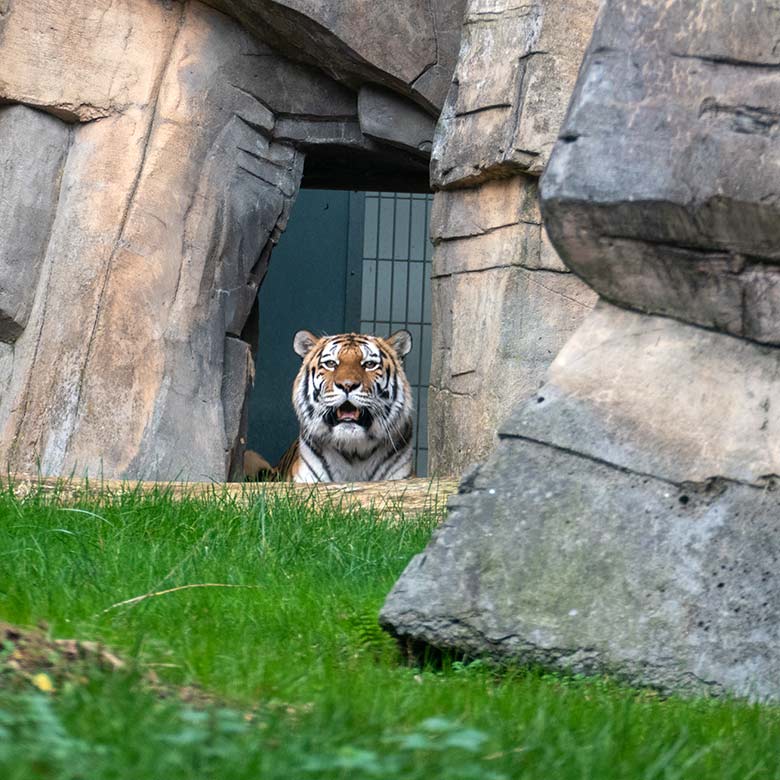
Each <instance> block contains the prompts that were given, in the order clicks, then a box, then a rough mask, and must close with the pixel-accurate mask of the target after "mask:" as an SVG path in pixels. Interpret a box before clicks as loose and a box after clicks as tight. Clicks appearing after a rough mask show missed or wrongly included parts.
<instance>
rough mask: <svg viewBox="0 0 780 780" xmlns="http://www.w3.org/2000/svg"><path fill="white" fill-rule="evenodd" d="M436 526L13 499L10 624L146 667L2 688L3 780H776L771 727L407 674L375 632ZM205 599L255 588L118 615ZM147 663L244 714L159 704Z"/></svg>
mask: <svg viewBox="0 0 780 780" xmlns="http://www.w3.org/2000/svg"><path fill="white" fill-rule="evenodd" d="M432 528H433V523H432V521H430V520H419V519H418V520H413V521H405V522H401V523H398V524H388V523H386V522H384V521H382V520H378V519H376V518H374V517H372V516H371V515H370V514H368V513H360V514H356V513H353V514H346V515H345V514H340V513H338V512H335V511H331V510H317V511H316V512H315V511H312V510H309V509H306V508H305V507H303V506H295V505H290V504H289V503H286V502H284V501H275V503H273V504H272V505H268V506H266V505H264V504H263V503H258V504H256V505H255V506H253V507H251V508H250V509H248V510H247V509H246V508H243V509H242V508H239V507H236V506H235V505H231V504H230V503H229V502H218V501H214V500H212V501H210V502H209V501H184V502H181V503H174V502H172V501H169V500H167V499H166V498H164V497H159V498H146V499H139V498H132V497H130V498H125V499H122V500H114V501H112V502H109V503H108V504H107V505H103V506H98V505H88V504H82V505H80V506H79V507H77V508H69V509H66V508H57V507H56V505H54V504H53V503H52V502H51V501H50V500H36V499H35V498H32V499H28V500H27V501H25V502H19V501H16V500H14V499H12V498H10V497H8V496H5V497H0V619H5V620H8V621H10V622H15V623H20V624H28V625H30V624H34V623H36V622H37V621H39V620H45V621H47V622H48V623H49V625H50V627H51V633H52V634H53V635H54V636H57V637H71V636H77V637H79V638H83V639H94V638H99V639H102V640H104V641H106V642H107V643H108V644H110V645H111V646H112V647H114V648H116V649H117V650H119V651H121V652H122V653H124V655H125V656H130V657H132V658H135V659H137V661H138V665H137V670H136V671H134V672H131V673H127V674H126V673H113V674H109V673H107V672H102V673H101V672H95V673H94V674H93V675H92V676H91V677H90V678H89V679H85V680H84V681H83V682H82V683H79V684H69V685H65V686H63V689H62V690H60V691H59V692H58V693H57V694H56V695H55V696H53V697H47V696H45V695H43V694H39V693H22V694H19V693H18V692H9V691H5V692H3V691H2V690H0V777H3V778H6V779H7V780H16V779H17V778H31V777H52V778H89V780H95V779H96V778H103V777H106V778H128V780H129V779H130V778H132V779H133V780H139V778H140V779H143V778H155V779H156V778H160V780H162V778H165V780H175V778H196V777H197V778H207V777H214V778H228V779H229V780H240V779H241V778H253V779H256V778H285V780H289V779H290V778H295V779H296V780H297V778H307V777H311V778H340V777H343V778H362V777H382V778H404V779H405V780H406V779H407V778H408V779H414V778H447V780H449V779H450V778H480V780H482V779H484V780H490V778H499V777H506V778H513V779H514V778H526V777H527V778H555V779H556V780H557V779H558V778H561V779H563V778H598V779H599V780H601V779H602V778H627V779H628V778H630V779H631V780H634V779H635V778H667V779H668V778H709V777H712V778H739V780H745V779H746V778H753V777H756V778H770V777H771V778H775V777H777V778H780V717H778V710H777V709H774V708H767V707H758V706H755V705H748V704H745V703H741V702H713V701H697V702H685V701H680V700H674V699H672V700H666V701H663V700H660V699H658V698H655V697H653V696H651V695H648V694H638V693H636V692H632V691H630V690H626V689H622V688H620V687H619V686H616V685H612V684H610V683H609V682H605V681H587V680H568V681H566V680H561V679H558V678H554V677H546V676H544V675H540V674H533V673H523V672H521V671H516V672H506V673H505V674H503V675H501V676H496V675H495V674H493V673H491V672H490V671H489V670H487V669H486V668H484V667H482V666H480V665H479V664H475V665H472V666H470V667H467V668H463V667H462V666H461V665H458V664H454V665H452V666H451V667H449V668H447V669H446V670H445V671H443V672H434V671H422V672H421V671H420V670H418V669H414V668H410V667H408V666H406V665H404V664H403V663H401V659H399V658H398V656H397V653H396V650H395V648H394V646H393V644H392V642H390V641H388V640H387V639H385V638H384V637H383V636H382V635H381V633H380V632H378V630H377V629H376V628H375V615H376V613H377V611H378V609H379V606H380V605H381V602H382V600H383V597H384V594H385V593H386V592H387V591H388V589H389V588H390V586H391V585H392V583H393V581H394V579H395V578H396V577H397V575H398V574H399V573H400V571H401V570H402V569H403V567H404V565H405V564H406V562H407V561H408V559H409V558H410V557H411V556H412V555H413V554H414V553H416V552H417V551H419V550H420V549H422V547H423V546H424V545H425V543H426V541H427V539H428V537H429V536H430V533H431V531H432ZM204 582H209V583H228V584H235V585H251V586H252V587H251V588H246V589H243V588H238V589H225V588H204V589H193V590H184V591H179V592H176V593H171V594H169V595H165V596H160V597H158V598H152V599H148V600H146V601H143V602H140V603H137V604H134V605H130V606H123V607H117V608H114V609H108V611H107V612H105V611H104V610H106V609H107V608H109V607H110V606H111V605H112V604H115V603H116V602H118V601H120V600H123V599H127V598H129V597H133V596H137V595H140V594H143V593H147V592H149V591H157V590H161V589H165V588H170V587H174V586H178V585H183V584H191V583H204ZM150 664H154V665H155V666H154V667H153V668H154V669H155V670H156V672H157V673H158V674H159V675H160V676H162V677H164V679H165V680H166V681H168V682H170V683H173V684H177V685H178V684H182V685H183V684H189V683H196V684H198V685H200V686H202V687H204V688H205V689H207V690H209V691H210V692H213V693H215V694H217V695H218V696H220V697H224V701H225V702H230V704H229V706H228V705H224V706H221V707H219V706H213V707H208V708H206V709H205V710H202V709H195V708H193V707H190V706H187V705H182V704H179V703H177V702H175V701H173V700H165V701H162V700H160V699H159V697H157V696H155V695H154V694H153V693H151V692H149V691H148V690H145V689H144V686H142V685H140V684H139V675H141V674H143V673H144V672H145V670H146V669H148V668H149V665H150Z"/></svg>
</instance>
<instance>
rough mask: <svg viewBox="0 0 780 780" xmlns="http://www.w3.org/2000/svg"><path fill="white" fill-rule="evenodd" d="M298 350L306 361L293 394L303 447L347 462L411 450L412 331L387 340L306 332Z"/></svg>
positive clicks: (301, 333) (299, 335) (297, 341)
mask: <svg viewBox="0 0 780 780" xmlns="http://www.w3.org/2000/svg"><path fill="white" fill-rule="evenodd" d="M293 345H294V349H295V351H296V353H297V354H298V355H300V356H301V357H302V358H303V364H302V365H301V368H300V371H299V372H298V375H297V377H296V379H295V382H294V384H293V393H292V400H293V406H294V407H295V411H296V414H297V415H298V419H299V421H300V424H301V440H302V441H303V442H306V443H308V444H309V445H310V446H313V447H314V448H316V449H318V450H322V449H323V448H326V447H327V448H333V449H335V450H337V451H338V452H339V453H341V454H342V455H344V456H345V457H346V458H368V457H370V456H371V455H372V454H373V453H375V452H377V451H378V450H380V449H382V448H387V447H388V446H390V448H391V449H392V450H394V451H398V449H399V447H401V446H403V447H406V445H407V444H409V442H410V441H411V426H412V394H411V389H410V387H409V381H408V380H407V378H406V374H405V373H404V369H403V364H402V362H401V361H402V359H403V358H404V356H405V355H407V354H408V353H409V351H410V350H411V348H412V337H411V334H410V333H409V332H408V331H406V330H399V331H398V332H396V333H394V334H393V335H392V336H390V337H389V338H387V339H383V338H379V337H378V336H365V335H360V334H356V333H345V334H341V335H338V336H326V337H323V338H317V337H316V336H314V335H313V334H311V333H310V332H309V331H306V330H302V331H299V332H298V333H296V334H295V340H294V342H293Z"/></svg>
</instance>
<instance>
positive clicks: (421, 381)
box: [248, 190, 431, 476]
mask: <svg viewBox="0 0 780 780" xmlns="http://www.w3.org/2000/svg"><path fill="white" fill-rule="evenodd" d="M429 217H430V196H429V195H426V194H410V193H386V192H382V193H379V192H366V193H362V192H347V191H343V190H340V191H335V190H301V192H300V194H299V196H298V199H297V200H296V202H295V205H294V207H293V211H292V214H291V217H290V221H289V224H288V226H287V229H286V231H285V233H284V235H283V236H282V238H281V240H280V241H279V245H278V246H277V247H276V249H274V252H273V255H272V257H271V262H270V265H269V268H268V273H267V275H266V278H265V280H264V281H263V284H262V286H261V288H260V293H259V296H258V304H259V321H260V324H259V349H258V359H257V367H256V378H255V386H254V390H253V392H252V395H251V397H250V402H249V436H248V446H249V447H250V448H251V449H253V450H256V451H257V452H260V453H261V454H262V455H263V456H264V457H266V458H267V459H268V460H269V461H270V462H271V463H275V462H276V461H277V460H278V459H279V457H281V455H282V454H283V453H284V451H285V450H286V449H287V447H288V446H289V444H290V443H291V442H292V441H293V439H294V438H295V437H296V436H297V435H298V425H297V421H296V419H295V414H294V412H293V410H292V404H291V401H290V393H291V388H292V382H293V378H294V377H295V374H296V373H297V371H298V368H299V366H300V358H299V357H298V356H297V355H296V354H295V353H294V352H293V349H292V342H293V336H294V334H295V332H296V331H298V330H300V329H301V328H306V329H308V330H311V331H313V332H314V333H317V334H319V333H328V334H332V333H342V332H348V331H358V332H364V333H373V334H376V335H380V336H387V335H389V333H391V332H392V331H394V330H397V329H399V328H407V329H408V330H410V331H411V333H412V336H413V340H414V348H413V350H412V352H411V353H410V354H409V355H408V356H407V358H406V361H405V364H406V371H407V375H408V377H409V381H410V383H411V384H412V390H413V393H414V396H415V408H416V410H417V413H416V416H417V419H416V421H415V422H416V442H415V456H416V457H415V460H416V472H417V474H418V475H420V476H424V475H425V474H427V395H428V377H429V373H430V361H431V347H430V343H431V341H430V337H431V325H430V322H431V314H430V311H431V301H430V269H431V266H430V263H431V245H430V242H429V240H428V222H429Z"/></svg>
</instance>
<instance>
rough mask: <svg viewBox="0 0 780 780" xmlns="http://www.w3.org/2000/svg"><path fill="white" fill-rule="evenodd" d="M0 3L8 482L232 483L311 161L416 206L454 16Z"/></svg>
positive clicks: (261, 5) (413, 1) (336, 177)
mask: <svg viewBox="0 0 780 780" xmlns="http://www.w3.org/2000/svg"><path fill="white" fill-rule="evenodd" d="M0 5H2V13H0V104H1V105H0V463H2V464H3V468H10V469H11V470H18V471H35V470H36V469H40V470H41V471H42V472H43V473H44V474H67V473H71V472H73V471H75V472H77V473H84V472H88V473H89V474H91V475H96V474H103V475H105V476H107V477H132V478H140V477H146V478H163V479H173V478H187V479H225V478H226V477H227V476H229V475H231V474H235V473H236V471H237V464H238V463H240V462H241V449H242V447H243V439H244V432H245V429H246V413H245V409H244V406H245V398H246V389H247V387H248V385H249V383H250V382H251V381H252V365H253V360H252V352H253V343H252V342H253V341H254V336H253V330H254V329H256V321H255V320H254V319H253V317H252V312H253V306H254V305H255V298H256V292H257V288H258V285H259V284H260V282H261V281H262V278H263V275H264V273H265V269H266V266H267V263H268V258H269V256H270V253H271V250H272V248H273V246H274V244H275V243H276V241H277V240H278V237H279V235H280V233H281V231H282V230H283V229H284V226H285V223H286V220H287V218H288V214H289V211H290V207H291V204H292V201H293V199H294V198H295V196H296V193H297V191H298V187H299V185H300V182H301V177H302V172H303V163H304V159H305V158H306V157H307V156H308V158H309V162H310V165H308V166H307V175H310V176H311V178H312V181H313V182H314V183H316V182H317V181H319V180H320V179H323V178H324V179H326V180H327V179H328V177H332V179H333V180H332V181H331V182H330V183H331V184H342V185H343V184H349V183H351V181H352V180H353V179H354V180H359V179H360V177H361V175H362V174H364V179H365V180H364V181H363V182H362V183H363V184H364V186H370V185H371V184H372V183H373V181H374V179H375V180H377V181H381V180H383V179H385V178H389V176H390V173H392V175H393V176H395V178H396V181H398V182H400V181H404V182H407V183H408V184H409V188H424V187H427V171H428V158H429V156H430V150H431V145H432V141H433V131H434V125H435V121H436V115H437V114H438V110H439V107H440V105H441V102H442V100H443V97H444V94H445V93H446V90H447V87H448V85H449V81H450V75H451V71H452V68H453V66H454V61H455V56H456V53H457V38H458V37H459V28H460V16H461V14H462V5H460V4H459V3H458V2H455V3H447V2H417V0H406V1H405V2H399V3H396V4H393V5H392V8H388V9H386V10H383V11H380V10H379V8H380V7H379V6H377V5H376V4H373V5H372V4H366V3H362V2H355V3H340V4H337V3H325V2H323V3H308V2H307V3H298V2H287V3H282V2H271V1H270V0H268V2H249V0H247V2H229V1H228V0H225V2H214V3H213V4H211V5H207V4H203V3H199V2H189V1H187V2H162V3H161V2H157V0H124V2H119V3H114V2H109V0H98V1H97V2H96V1H95V0H76V1H75V2H72V3H70V4H69V6H68V12H67V14H64V13H62V11H61V9H60V8H59V7H58V6H57V5H56V4H51V3H49V4H46V3H44V4H40V3H34V2H28V1H26V0H16V1H15V2H12V3H11V4H10V5H8V4H0ZM212 6H216V8H215V7H212ZM218 9H221V10H218ZM225 11H227V12H230V13H231V14H233V15H234V16H235V17H236V18H232V17H231V16H228V15H226V13H224V12H225ZM237 19H240V20H241V21H243V22H244V23H245V25H246V26H242V25H241V24H240V23H239V21H237ZM269 42H270V43H269ZM272 44H273V45H272ZM285 52H286V53H285ZM288 54H289V55H292V56H287V55H288ZM345 159H349V161H350V165H346V166H345V165H344V160H345ZM372 176H373V177H374V179H372V178H371V177H372ZM318 177H320V179H318ZM247 323H249V325H248V324H247ZM253 325H254V328H253Z"/></svg>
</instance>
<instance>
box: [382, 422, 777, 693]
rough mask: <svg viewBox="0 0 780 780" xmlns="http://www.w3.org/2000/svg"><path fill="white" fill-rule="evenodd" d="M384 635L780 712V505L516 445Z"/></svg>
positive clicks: (490, 464)
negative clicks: (730, 697)
mask: <svg viewBox="0 0 780 780" xmlns="http://www.w3.org/2000/svg"><path fill="white" fill-rule="evenodd" d="M449 508H450V511H449V515H448V518H447V521H446V522H445V524H444V525H443V526H442V527H441V528H440V529H439V530H438V531H437V532H436V534H435V536H434V538H433V540H432V541H431V543H430V544H429V545H428V547H427V548H426V549H425V552H423V553H421V554H420V555H418V556H416V557H415V558H414V559H412V561H411V563H410V564H409V565H408V566H407V568H406V570H405V572H404V573H403V575H402V576H401V578H400V580H399V581H398V583H397V584H396V585H395V587H394V588H393V590H392V591H391V593H390V595H389V596H388V598H387V601H386V602H385V605H384V607H383V609H382V613H381V618H380V619H381V622H382V623H383V625H385V626H386V627H388V628H389V629H390V630H391V631H392V632H393V633H394V634H396V635H397V636H399V637H401V638H403V639H405V640H408V641H410V642H411V643H412V644H415V643H416V644H421V643H427V644H429V645H433V646H435V647H437V648H441V649H449V650H452V651H454V652H455V653H465V654H468V655H470V656H471V657H486V656H487V657H492V658H494V659H496V660H498V661H503V662H519V663H531V664H539V665H541V666H543V667H545V668H548V669H550V668H551V669H558V670H561V671H571V672H578V673H584V674H594V673H602V674H603V673H608V674H610V675H613V676H615V677H617V678H618V679H621V680H624V681H627V682H629V683H633V684H639V685H652V686H655V687H658V688H660V689H662V690H665V691H675V692H685V693H697V694H702V693H723V692H726V691H728V692H730V693H732V694H739V695H746V696H751V697H758V698H765V697H771V698H774V699H778V698H780V650H779V649H778V648H779V647H780V606H779V605H780V584H779V583H778V580H777V576H776V575H777V557H778V538H779V537H780V500H778V493H777V492H776V491H769V492H768V491H767V490H766V489H763V488H757V487H751V486H748V485H743V484H739V483H737V482H731V481H727V480H713V481H711V482H707V483H700V484H675V483H672V482H668V481H665V480H662V479H658V478H656V477H653V476H650V475H643V474H638V473H635V472H632V471H628V470H624V469H618V468H615V467H614V466H613V465H611V464H606V463H602V462H599V461H598V460H593V459H590V458H584V457H582V456H581V455H579V454H576V453H571V452H567V451H566V450H564V449H557V448H555V447H551V446H549V445H548V444H547V443H537V442H534V441H532V440H529V439H524V438H519V437H514V436H508V437H506V438H504V439H503V440H502V441H501V443H500V444H499V446H498V448H497V449H496V450H495V451H494V453H493V454H492V455H491V457H490V458H489V459H488V461H487V462H486V463H485V464H484V465H483V466H481V467H480V469H479V470H478V472H476V473H475V474H473V475H472V476H471V477H470V478H468V477H467V478H466V479H464V481H463V483H462V485H461V491H460V494H459V495H457V496H455V497H453V498H452V499H450V504H449Z"/></svg>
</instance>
